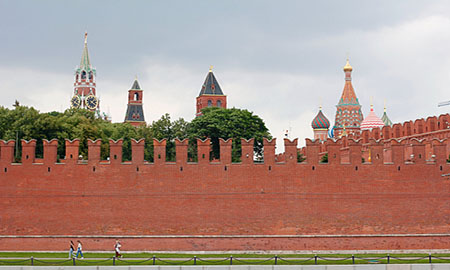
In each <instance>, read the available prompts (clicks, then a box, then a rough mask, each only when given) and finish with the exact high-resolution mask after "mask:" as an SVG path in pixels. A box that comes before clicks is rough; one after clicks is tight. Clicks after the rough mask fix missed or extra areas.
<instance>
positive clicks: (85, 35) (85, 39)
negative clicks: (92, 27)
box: [84, 31, 87, 44]
mask: <svg viewBox="0 0 450 270" xmlns="http://www.w3.org/2000/svg"><path fill="white" fill-rule="evenodd" d="M84 44H87V31H86V32H84Z"/></svg>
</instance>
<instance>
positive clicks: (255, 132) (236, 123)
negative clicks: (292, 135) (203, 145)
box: [188, 107, 272, 161]
mask: <svg viewBox="0 0 450 270" xmlns="http://www.w3.org/2000/svg"><path fill="white" fill-rule="evenodd" d="M202 114H203V115H202V116H199V117H197V118H195V119H194V120H192V122H191V124H190V125H189V128H188V134H189V138H190V139H191V140H192V139H195V138H200V139H206V138H211V142H212V144H213V153H212V155H213V157H214V158H219V156H220V146H219V138H223V139H225V140H226V139H230V138H231V139H233V154H232V157H233V161H239V159H240V153H241V148H240V146H241V141H240V139H241V138H242V139H251V138H254V139H255V147H254V150H255V154H256V156H257V157H261V156H262V150H263V144H262V139H263V138H264V137H265V138H268V139H271V138H272V136H271V135H270V133H269V130H268V129H267V127H266V125H265V124H264V121H263V120H262V119H261V118H260V117H259V116H257V115H254V114H253V113H252V112H249V111H248V110H242V109H236V108H232V109H224V108H217V107H209V108H205V109H203V110H202Z"/></svg>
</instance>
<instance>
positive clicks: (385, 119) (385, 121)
mask: <svg viewBox="0 0 450 270" xmlns="http://www.w3.org/2000/svg"><path fill="white" fill-rule="evenodd" d="M381 121H383V123H384V125H385V126H390V127H392V121H391V119H389V117H388V116H387V113H386V104H384V113H383V116H382V117H381Z"/></svg>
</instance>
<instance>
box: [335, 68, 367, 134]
mask: <svg viewBox="0 0 450 270" xmlns="http://www.w3.org/2000/svg"><path fill="white" fill-rule="evenodd" d="M352 70H353V68H352V66H350V63H349V61H348V59H347V64H346V65H345V66H344V72H345V86H344V90H343V91H342V96H341V99H340V100H339V103H338V105H336V118H335V122H334V128H333V129H334V137H335V138H339V137H340V136H341V135H342V133H343V131H344V130H345V131H346V133H347V134H352V133H359V132H360V126H361V122H362V120H363V114H362V112H361V105H360V104H359V101H358V98H357V97H356V94H355V90H354V89H353V85H352Z"/></svg>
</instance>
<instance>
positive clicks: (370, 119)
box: [361, 105, 384, 130]
mask: <svg viewBox="0 0 450 270" xmlns="http://www.w3.org/2000/svg"><path fill="white" fill-rule="evenodd" d="M382 127H384V123H383V121H381V119H380V118H379V117H378V116H376V115H375V112H374V111H373V105H370V112H369V115H367V117H366V118H365V119H364V120H363V121H362V122H361V130H367V129H369V130H370V129H373V128H382Z"/></svg>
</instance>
